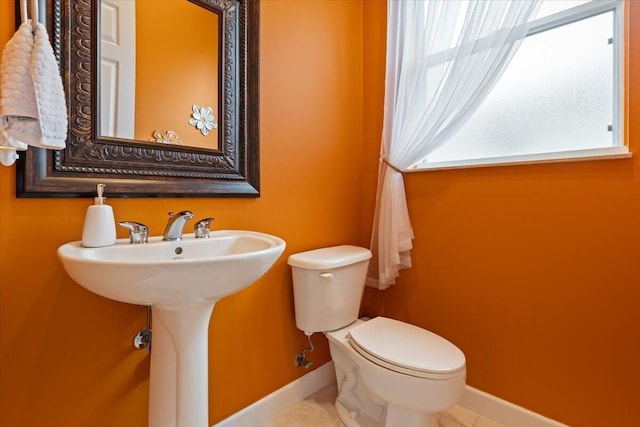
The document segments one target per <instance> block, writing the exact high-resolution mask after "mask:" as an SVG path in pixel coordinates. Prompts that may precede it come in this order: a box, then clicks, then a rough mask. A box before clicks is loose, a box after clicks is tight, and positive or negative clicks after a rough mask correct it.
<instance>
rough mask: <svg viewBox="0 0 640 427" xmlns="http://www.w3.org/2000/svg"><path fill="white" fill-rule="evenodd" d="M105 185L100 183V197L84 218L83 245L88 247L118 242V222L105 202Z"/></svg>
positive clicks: (95, 200) (88, 209)
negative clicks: (103, 195)
mask: <svg viewBox="0 0 640 427" xmlns="http://www.w3.org/2000/svg"><path fill="white" fill-rule="evenodd" d="M104 187H105V186H104V184H98V197H96V198H95V199H94V204H93V205H91V206H89V207H88V208H87V216H86V217H85V218H84V228H83V229H82V245H83V246H86V247H88V248H99V247H102V246H111V245H113V244H114V243H115V242H116V222H115V220H114V219H113V209H111V206H109V205H105V204H104V201H105V199H106V197H102V194H103V192H104Z"/></svg>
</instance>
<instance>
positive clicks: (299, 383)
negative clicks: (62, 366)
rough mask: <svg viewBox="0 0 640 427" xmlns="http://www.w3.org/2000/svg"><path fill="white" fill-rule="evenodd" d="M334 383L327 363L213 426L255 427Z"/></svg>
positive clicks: (332, 370)
mask: <svg viewBox="0 0 640 427" xmlns="http://www.w3.org/2000/svg"><path fill="white" fill-rule="evenodd" d="M335 381H336V374H335V370H334V368H333V361H329V362H327V363H325V364H324V365H322V366H320V367H319V368H318V369H315V370H313V371H311V372H309V373H308V374H306V375H303V376H301V377H300V378H298V379H297V380H295V381H294V382H292V383H289V384H287V385H286V386H284V387H282V388H280V389H278V390H276V391H274V392H273V393H271V394H270V395H268V396H265V397H263V398H262V399H260V400H258V401H257V402H255V403H253V404H251V405H249V406H247V407H246V408H244V409H243V410H241V411H240V412H236V413H235V414H233V415H231V416H230V417H228V418H225V419H224V420H222V421H220V422H219V423H218V424H215V427H256V426H261V425H264V424H265V423H266V422H267V421H268V420H269V419H270V418H273V417H274V416H276V415H278V414H279V413H281V412H282V411H284V410H286V409H287V408H289V407H291V406H293V405H295V404H296V403H298V402H300V401H302V400H304V399H306V398H307V397H308V396H310V395H312V394H313V393H315V392H316V391H318V390H320V389H321V388H323V387H325V386H327V385H329V384H331V383H333V382H335Z"/></svg>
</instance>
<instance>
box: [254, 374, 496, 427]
mask: <svg viewBox="0 0 640 427" xmlns="http://www.w3.org/2000/svg"><path fill="white" fill-rule="evenodd" d="M337 394H338V390H337V387H336V385H335V384H330V385H328V386H326V387H324V388H322V389H320V390H318V391H317V392H315V393H314V394H312V395H311V396H309V397H308V398H306V399H305V400H303V401H302V402H298V403H297V404H295V405H293V406H292V407H290V408H289V409H287V410H286V411H283V412H282V413H280V414H279V415H277V416H276V417H274V418H272V419H271V420H269V421H268V422H267V424H265V425H264V426H263V427H343V424H342V422H341V421H340V418H338V414H337V412H336V409H335V406H334V402H335V399H336V396H337ZM438 427H504V426H502V425H501V424H498V423H496V422H494V421H491V420H489V419H488V418H486V417H483V416H480V415H478V414H476V413H475V412H473V411H470V410H468V409H466V408H463V407H462V406H458V405H454V406H453V407H451V408H449V409H448V410H447V411H445V412H442V413H440V414H438Z"/></svg>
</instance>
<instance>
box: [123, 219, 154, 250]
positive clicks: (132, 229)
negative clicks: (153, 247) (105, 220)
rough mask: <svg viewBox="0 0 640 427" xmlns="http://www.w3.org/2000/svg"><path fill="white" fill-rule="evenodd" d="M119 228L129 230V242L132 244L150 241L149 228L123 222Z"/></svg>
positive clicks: (133, 222)
mask: <svg viewBox="0 0 640 427" xmlns="http://www.w3.org/2000/svg"><path fill="white" fill-rule="evenodd" d="M118 225H119V226H121V227H124V228H126V229H127V230H129V241H130V242H131V243H136V244H137V243H147V242H148V241H149V227H147V226H146V225H144V224H141V223H139V222H135V221H122V222H119V223H118Z"/></svg>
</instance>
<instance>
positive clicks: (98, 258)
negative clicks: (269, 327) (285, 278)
mask: <svg viewBox="0 0 640 427" xmlns="http://www.w3.org/2000/svg"><path fill="white" fill-rule="evenodd" d="M284 248H285V242H284V240H282V239H280V238H278V237H275V236H271V235H268V234H264V233H257V232H252V231H237V230H219V231H214V232H212V233H211V237H210V238H208V239H196V238H194V237H193V235H185V236H184V238H183V240H178V241H171V242H164V241H162V240H161V237H152V238H150V239H149V243H146V244H138V245H133V244H130V243H129V239H120V240H118V241H116V244H115V245H114V246H108V247H104V248H85V247H83V246H82V244H81V242H72V243H67V244H65V245H62V246H60V247H59V248H58V256H59V257H60V260H61V261H62V264H63V265H64V268H65V270H66V271H67V273H68V274H69V276H71V278H72V279H73V280H75V281H76V282H78V284H80V285H81V286H83V287H84V288H86V289H88V290H89V291H91V292H94V293H96V294H98V295H101V296H103V297H106V298H109V299H113V300H116V301H121V302H126V303H130V304H139V305H150V306H151V310H152V312H153V337H152V343H153V351H152V352H151V373H150V390H149V427H209V411H208V399H209V398H208V390H209V382H208V372H209V370H208V328H209V319H210V317H211V313H212V311H213V306H214V305H215V303H216V301H218V300H219V299H220V298H222V297H224V296H226V295H229V294H232V293H234V292H237V291H239V290H241V289H243V288H245V287H247V286H249V285H251V284H252V283H253V282H255V281H256V280H258V279H259V278H260V277H261V276H262V275H263V274H264V273H266V272H267V270H269V269H270V268H271V266H272V265H273V264H274V263H275V261H276V260H277V259H278V257H280V255H282V252H283V251H284Z"/></svg>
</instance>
